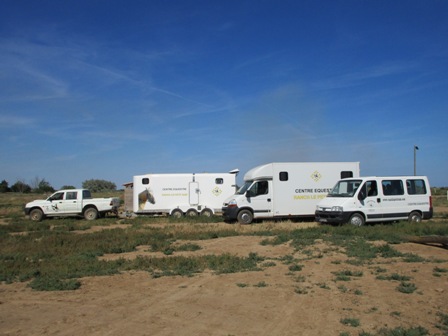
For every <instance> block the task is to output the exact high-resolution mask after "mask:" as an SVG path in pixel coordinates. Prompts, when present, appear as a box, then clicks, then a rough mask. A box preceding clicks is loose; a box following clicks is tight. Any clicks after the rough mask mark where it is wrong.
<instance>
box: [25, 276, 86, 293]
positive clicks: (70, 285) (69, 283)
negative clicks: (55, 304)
mask: <svg viewBox="0 0 448 336" xmlns="http://www.w3.org/2000/svg"><path fill="white" fill-rule="evenodd" d="M28 286H29V287H31V288H32V289H34V290H39V291H64V290H75V289H78V288H79V287H81V283H80V282H79V281H78V280H76V279H67V280H61V279H56V278H49V277H37V278H35V279H33V280H32V281H31V282H30V283H29V284H28Z"/></svg>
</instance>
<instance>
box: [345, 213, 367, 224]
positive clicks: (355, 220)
mask: <svg viewBox="0 0 448 336" xmlns="http://www.w3.org/2000/svg"><path fill="white" fill-rule="evenodd" d="M348 222H349V223H350V224H352V225H355V226H363V225H364V224H365V220H364V217H363V216H362V215H361V214H358V213H355V214H353V215H352V216H351V217H350V220H349V221H348Z"/></svg>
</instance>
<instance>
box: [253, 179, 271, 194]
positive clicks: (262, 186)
mask: <svg viewBox="0 0 448 336" xmlns="http://www.w3.org/2000/svg"><path fill="white" fill-rule="evenodd" d="M268 191H269V185H268V181H259V182H257V183H254V184H253V185H252V187H251V188H250V189H249V194H250V196H251V197H255V196H258V195H265V194H267V193H268Z"/></svg>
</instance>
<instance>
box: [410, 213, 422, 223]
mask: <svg viewBox="0 0 448 336" xmlns="http://www.w3.org/2000/svg"><path fill="white" fill-rule="evenodd" d="M408 221H409V222H412V223H420V222H421V221H422V215H421V214H420V212H418V211H412V212H411V214H410V215H409V217H408Z"/></svg>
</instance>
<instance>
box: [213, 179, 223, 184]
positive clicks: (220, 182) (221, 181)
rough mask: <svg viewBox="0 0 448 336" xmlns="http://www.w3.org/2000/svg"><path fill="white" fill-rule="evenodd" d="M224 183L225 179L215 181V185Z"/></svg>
mask: <svg viewBox="0 0 448 336" xmlns="http://www.w3.org/2000/svg"><path fill="white" fill-rule="evenodd" d="M223 183H224V179H223V178H217V179H215V184H223Z"/></svg>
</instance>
